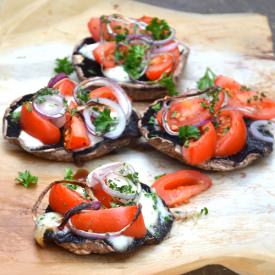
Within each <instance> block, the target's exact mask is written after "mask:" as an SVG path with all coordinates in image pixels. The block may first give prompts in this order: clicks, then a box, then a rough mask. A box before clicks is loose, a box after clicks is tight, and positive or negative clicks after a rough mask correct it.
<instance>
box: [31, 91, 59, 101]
mask: <svg viewBox="0 0 275 275" xmlns="http://www.w3.org/2000/svg"><path fill="white" fill-rule="evenodd" d="M57 94H59V91H58V90H55V89H52V88H48V87H44V88H42V89H40V90H39V91H38V92H37V94H36V98H35V100H36V102H37V103H38V104H42V103H44V102H45V101H46V99H45V96H47V95H57Z"/></svg>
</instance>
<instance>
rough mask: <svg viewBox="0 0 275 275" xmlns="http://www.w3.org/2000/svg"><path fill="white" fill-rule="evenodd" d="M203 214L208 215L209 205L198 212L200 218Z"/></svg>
mask: <svg viewBox="0 0 275 275" xmlns="http://www.w3.org/2000/svg"><path fill="white" fill-rule="evenodd" d="M203 215H205V216H206V215H208V208H207V207H204V208H202V209H201V211H200V212H199V213H198V218H200V217H201V216H203Z"/></svg>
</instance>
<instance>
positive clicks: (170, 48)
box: [152, 41, 179, 54]
mask: <svg viewBox="0 0 275 275" xmlns="http://www.w3.org/2000/svg"><path fill="white" fill-rule="evenodd" d="M178 46H179V43H178V42H177V41H174V42H172V43H169V44H167V45H163V46H161V47H154V48H153V49H152V53H155V54H157V53H167V52H170V51H173V50H174V49H176V48H178Z"/></svg>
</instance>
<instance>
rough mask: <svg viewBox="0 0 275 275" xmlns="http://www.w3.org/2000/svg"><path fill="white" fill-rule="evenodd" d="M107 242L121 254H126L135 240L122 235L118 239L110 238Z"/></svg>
mask: <svg viewBox="0 0 275 275" xmlns="http://www.w3.org/2000/svg"><path fill="white" fill-rule="evenodd" d="M107 240H108V242H110V244H111V245H112V246H113V248H114V249H115V250H117V251H119V252H125V251H126V250H127V249H128V248H129V246H130V245H131V244H132V243H133V241H134V238H132V237H129V236H123V235H121V236H116V237H109V238H108V239H107Z"/></svg>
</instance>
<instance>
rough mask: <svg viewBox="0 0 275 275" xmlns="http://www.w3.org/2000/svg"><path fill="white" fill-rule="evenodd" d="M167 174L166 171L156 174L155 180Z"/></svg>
mask: <svg viewBox="0 0 275 275" xmlns="http://www.w3.org/2000/svg"><path fill="white" fill-rule="evenodd" d="M165 175H166V173H163V174H161V175H158V176H155V177H154V179H155V180H158V179H159V178H161V177H163V176H165Z"/></svg>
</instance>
